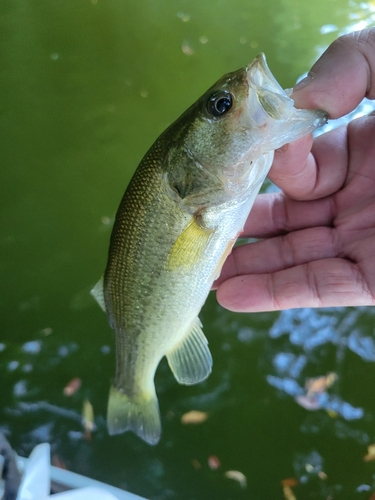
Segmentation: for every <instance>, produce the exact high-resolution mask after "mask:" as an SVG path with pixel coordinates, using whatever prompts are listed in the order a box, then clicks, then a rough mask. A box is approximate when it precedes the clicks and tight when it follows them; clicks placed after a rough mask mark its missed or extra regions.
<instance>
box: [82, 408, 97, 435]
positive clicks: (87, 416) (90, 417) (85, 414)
mask: <svg viewBox="0 0 375 500" xmlns="http://www.w3.org/2000/svg"><path fill="white" fill-rule="evenodd" d="M82 425H83V427H84V429H85V434H84V437H85V439H86V440H87V441H90V440H91V433H92V431H93V430H94V429H95V423H94V408H93V406H92V404H91V403H90V401H89V400H88V399H85V400H84V402H83V408H82Z"/></svg>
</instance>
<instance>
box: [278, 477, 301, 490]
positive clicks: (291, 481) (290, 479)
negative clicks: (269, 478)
mask: <svg viewBox="0 0 375 500" xmlns="http://www.w3.org/2000/svg"><path fill="white" fill-rule="evenodd" d="M281 484H282V485H283V486H289V487H290V488H293V487H294V486H297V484H298V481H297V479H296V478H294V477H288V478H287V479H283V480H282V481H281Z"/></svg>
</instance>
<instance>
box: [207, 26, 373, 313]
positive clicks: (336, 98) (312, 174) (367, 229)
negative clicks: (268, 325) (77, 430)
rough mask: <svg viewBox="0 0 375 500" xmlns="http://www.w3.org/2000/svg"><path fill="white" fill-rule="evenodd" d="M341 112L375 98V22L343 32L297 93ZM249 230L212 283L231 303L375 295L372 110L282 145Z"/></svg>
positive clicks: (288, 304) (293, 303) (324, 302)
mask: <svg viewBox="0 0 375 500" xmlns="http://www.w3.org/2000/svg"><path fill="white" fill-rule="evenodd" d="M292 97H293V99H294V100H295V105H296V107H301V108H314V109H324V110H325V111H327V112H328V114H329V117H330V118H338V117H340V116H343V115H345V114H346V113H348V112H350V111H352V110H353V109H355V107H356V106H357V105H358V104H359V103H360V102H361V100H362V99H363V98H364V97H368V98H370V99H375V29H374V28H373V29H370V30H363V31H359V32H354V33H351V34H349V35H345V36H343V37H340V38H338V39H337V40H336V41H335V42H333V44H332V45H331V46H330V47H329V48H328V49H327V51H326V52H325V53H324V54H323V55H322V57H321V58H320V59H319V60H318V61H317V62H316V63H315V65H314V66H313V67H312V70H311V72H310V73H309V76H308V77H307V79H306V80H304V81H302V82H300V84H298V85H297V86H296V87H295V89H294V91H293V95H292ZM269 178H270V179H271V180H272V181H273V182H274V183H275V184H277V185H278V186H279V187H280V188H281V189H282V190H283V192H282V193H273V194H263V195H259V196H258V197H257V200H256V202H255V204H254V207H253V209H252V211H251V214H250V216H249V218H248V221H247V223H246V225H245V228H244V234H243V235H242V236H244V237H256V238H264V239H262V240H260V241H258V242H256V243H251V244H246V245H242V246H239V247H236V248H234V249H233V251H232V253H231V255H230V256H229V257H228V259H227V261H226V262H225V264H224V267H223V270H222V273H221V276H220V277H219V279H218V280H217V281H216V283H215V287H218V289H217V299H218V301H219V303H220V304H221V305H222V306H224V307H226V308H227V309H230V310H232V311H247V312H255V311H271V310H279V309H289V308H295V307H331V306H359V305H374V304H375V113H374V114H372V113H371V114H370V115H368V116H364V117H361V118H358V119H356V120H353V121H352V122H350V123H349V124H348V125H346V126H343V127H340V128H338V129H336V130H333V131H330V132H327V133H326V134H323V135H321V136H320V137H318V138H316V139H315V140H314V141H312V139H311V137H305V138H302V139H300V140H299V141H296V142H294V143H291V144H288V145H286V146H284V147H283V148H281V150H279V151H277V152H276V154H275V160H274V163H273V166H272V168H271V171H270V174H269Z"/></svg>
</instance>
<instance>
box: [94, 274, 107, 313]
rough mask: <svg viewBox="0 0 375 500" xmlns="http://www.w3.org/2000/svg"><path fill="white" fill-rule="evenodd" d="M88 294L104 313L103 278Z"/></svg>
mask: <svg viewBox="0 0 375 500" xmlns="http://www.w3.org/2000/svg"><path fill="white" fill-rule="evenodd" d="M90 293H91V295H92V296H93V297H94V299H95V300H96V302H97V303H98V304H99V305H100V307H101V308H102V309H103V311H104V312H106V309H105V302H104V290H103V276H102V277H101V278H100V280H99V281H98V282H97V284H96V285H95V286H94V288H93V289H92V290H91V291H90Z"/></svg>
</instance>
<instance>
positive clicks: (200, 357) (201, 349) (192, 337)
mask: <svg viewBox="0 0 375 500" xmlns="http://www.w3.org/2000/svg"><path fill="white" fill-rule="evenodd" d="M201 326H202V324H201V322H200V321H199V318H196V320H195V321H194V323H193V324H192V326H191V328H190V330H189V331H188V333H187V334H186V335H185V337H184V338H183V339H182V340H181V341H180V342H179V343H178V344H177V345H176V346H175V347H174V348H173V349H171V350H170V351H169V352H168V353H167V354H166V356H167V359H168V363H169V366H170V368H171V370H172V372H173V375H174V376H175V378H176V380H177V382H179V383H180V384H185V385H192V384H197V383H198V382H201V381H202V380H204V379H206V378H207V377H208V375H209V374H210V373H211V369H212V357H211V353H210V350H209V348H208V342H207V339H206V337H205V335H204V333H203V331H202V328H201Z"/></svg>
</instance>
